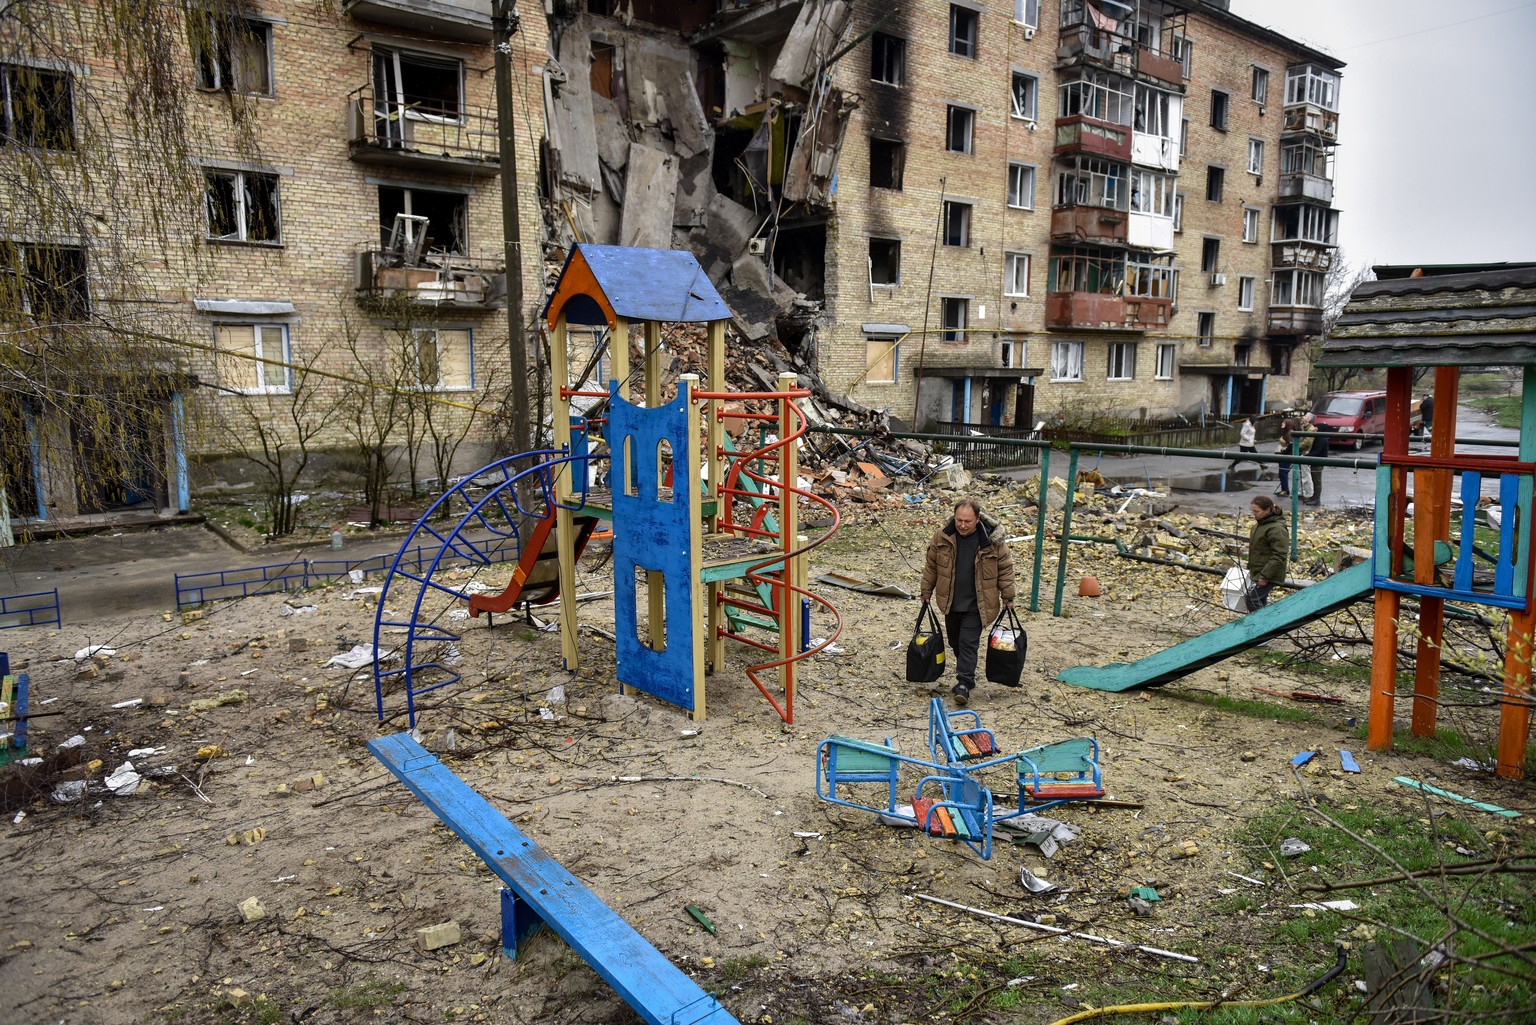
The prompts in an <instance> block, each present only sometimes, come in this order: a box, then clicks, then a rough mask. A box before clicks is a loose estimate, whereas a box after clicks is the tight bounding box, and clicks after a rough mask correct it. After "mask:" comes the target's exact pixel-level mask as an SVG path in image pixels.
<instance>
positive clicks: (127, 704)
mask: <svg viewBox="0 0 1536 1025" xmlns="http://www.w3.org/2000/svg"><path fill="white" fill-rule="evenodd" d="M143 703H144V699H143V698H129V699H128V700H127V701H119V702H118V703H117V704H115V705H113V706H112V707H113V708H132V707H134V706H135V705H142V704H143Z"/></svg>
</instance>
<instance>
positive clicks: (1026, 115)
mask: <svg viewBox="0 0 1536 1025" xmlns="http://www.w3.org/2000/svg"><path fill="white" fill-rule="evenodd" d="M1009 104H1010V114H1011V116H1013V117H1016V118H1019V119H1021V120H1024V121H1038V120H1039V117H1040V79H1039V78H1038V77H1037V76H1035V75H1031V74H1029V73H1028V72H1026V71H1015V72H1013V79H1012V82H1011V84H1010V86H1009Z"/></svg>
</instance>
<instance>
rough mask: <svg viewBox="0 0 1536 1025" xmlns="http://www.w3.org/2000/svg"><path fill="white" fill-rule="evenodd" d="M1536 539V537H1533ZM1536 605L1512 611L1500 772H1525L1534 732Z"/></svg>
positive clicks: (1514, 776) (1513, 776) (1517, 774)
mask: <svg viewBox="0 0 1536 1025" xmlns="http://www.w3.org/2000/svg"><path fill="white" fill-rule="evenodd" d="M1533 540H1536V538H1533ZM1533 628H1536V605H1531V606H1528V607H1527V608H1524V609H1521V610H1518V611H1516V612H1514V613H1511V615H1510V617H1509V638H1508V642H1507V644H1506V647H1505V649H1504V709H1503V711H1502V712H1500V713H1499V754H1498V759H1497V762H1498V766H1497V768H1498V774H1499V775H1500V776H1503V777H1505V778H1507V779H1521V778H1522V777H1524V775H1525V749H1526V744H1527V741H1528V739H1529V737H1530V735H1531V637H1532V633H1533Z"/></svg>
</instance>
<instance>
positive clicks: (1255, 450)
mask: <svg viewBox="0 0 1536 1025" xmlns="http://www.w3.org/2000/svg"><path fill="white" fill-rule="evenodd" d="M1237 450H1238V451H1239V452H1250V453H1252V454H1253V455H1258V454H1259V427H1258V424H1256V423H1254V422H1253V417H1251V416H1250V417H1248V418H1247V419H1246V420H1244V421H1243V424H1242V426H1241V427H1239V428H1238V429H1237ZM1242 462H1247V460H1245V459H1243V458H1242V457H1241V456H1239V457H1238V458H1237V459H1234V460H1232V465H1231V466H1230V467H1228V468H1227V472H1228V473H1230V472H1231V471H1233V470H1235V469H1237V464H1238V463H1242ZM1263 469H1264V464H1263V463H1260V464H1259V470H1260V471H1261V472H1262V471H1263Z"/></svg>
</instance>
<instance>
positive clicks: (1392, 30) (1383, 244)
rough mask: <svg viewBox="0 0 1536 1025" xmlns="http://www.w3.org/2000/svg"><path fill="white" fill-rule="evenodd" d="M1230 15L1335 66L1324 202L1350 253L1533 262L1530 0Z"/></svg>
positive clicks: (1306, 3)
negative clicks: (1334, 142)
mask: <svg viewBox="0 0 1536 1025" xmlns="http://www.w3.org/2000/svg"><path fill="white" fill-rule="evenodd" d="M1232 13H1234V14H1236V15H1238V16H1240V17H1243V18H1247V19H1248V20H1249V21H1253V22H1257V23H1258V24H1260V25H1264V26H1266V27H1268V28H1272V29H1274V30H1276V31H1278V32H1281V33H1283V34H1284V35H1287V36H1289V37H1291V38H1292V39H1296V40H1298V41H1300V42H1303V43H1306V44H1308V45H1309V46H1312V47H1313V48H1315V49H1319V50H1322V51H1324V52H1326V53H1329V54H1332V55H1333V56H1334V57H1337V58H1339V59H1340V60H1342V61H1344V62H1345V64H1346V67H1345V68H1344V71H1343V82H1342V84H1341V86H1340V94H1339V148H1338V166H1337V172H1336V176H1335V188H1334V197H1333V205H1334V206H1335V207H1336V208H1338V209H1339V210H1341V211H1343V212H1342V214H1341V215H1340V218H1339V243H1340V246H1341V247H1342V248H1343V250H1344V256H1345V259H1347V260H1348V261H1349V262H1350V263H1351V264H1355V265H1362V264H1382V263H1391V264H1402V263H1482V262H1493V261H1499V260H1526V261H1536V0H1458V2H1456V3H1445V2H1443V0H1232ZM1199 52H1200V51H1199V48H1198V43H1197V44H1196V50H1195V54H1196V59H1197V60H1198V59H1199ZM1271 88H1272V89H1273V88H1275V87H1274V86H1271Z"/></svg>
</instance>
